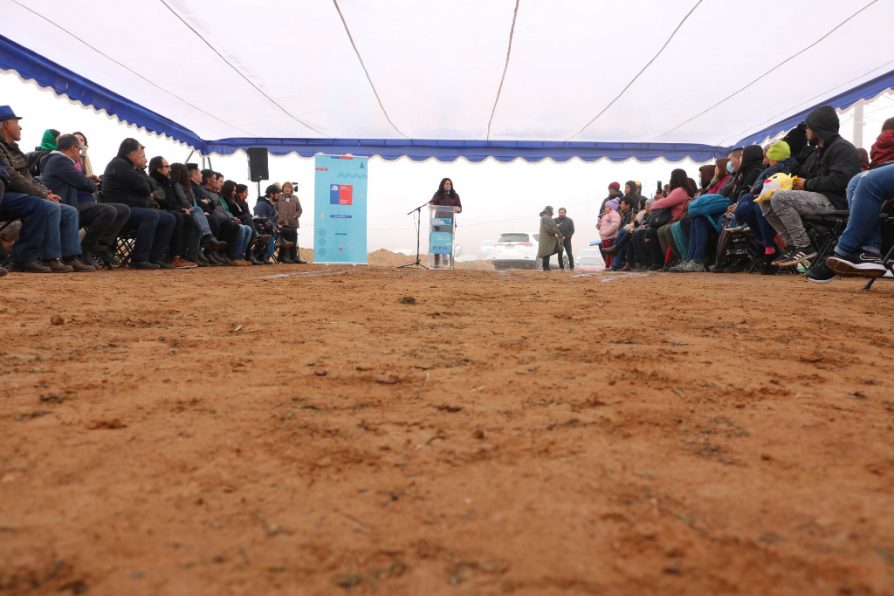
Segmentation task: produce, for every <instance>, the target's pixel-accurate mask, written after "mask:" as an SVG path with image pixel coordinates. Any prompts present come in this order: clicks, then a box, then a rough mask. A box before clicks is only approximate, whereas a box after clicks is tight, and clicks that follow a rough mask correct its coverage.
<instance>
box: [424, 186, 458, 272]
mask: <svg viewBox="0 0 894 596" xmlns="http://www.w3.org/2000/svg"><path fill="white" fill-rule="evenodd" d="M428 204H429V205H437V206H444V207H454V208H455V209H454V211H455V212H456V213H462V210H463V204H462V202H461V201H460V200H459V194H457V192H456V189H454V188H453V180H451V179H450V178H444V179H443V180H441V184H440V185H438V190H437V192H436V193H435V194H434V195H433V196H432V198H431V201H429V202H428ZM444 216H445V217H447V216H448V215H447V213H446V212H445V214H444ZM449 216H451V217H452V213H450V215H449ZM451 228H452V226H436V227H435V228H433V229H434V231H442V230H443V231H451ZM445 256H447V255H445ZM434 257H435V267H438V266H440V264H441V255H437V254H436V255H434ZM448 260H449V259H448Z"/></svg>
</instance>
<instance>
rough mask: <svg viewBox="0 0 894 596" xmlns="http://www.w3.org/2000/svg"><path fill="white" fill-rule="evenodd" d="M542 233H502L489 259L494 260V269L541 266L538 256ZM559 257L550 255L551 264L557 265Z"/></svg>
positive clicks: (534, 267)
mask: <svg viewBox="0 0 894 596" xmlns="http://www.w3.org/2000/svg"><path fill="white" fill-rule="evenodd" d="M539 240H540V234H529V233H527V232H506V233H504V234H500V239H499V240H497V244H496V245H495V246H494V247H493V248H492V249H491V252H490V254H489V255H488V257H487V260H489V261H491V262H493V264H494V269H536V268H538V267H540V260H539V259H538V258H537V244H538V241H539ZM558 262H559V261H558V257H557V256H556V255H553V256H552V257H550V264H551V265H557V264H558Z"/></svg>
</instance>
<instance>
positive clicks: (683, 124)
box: [651, 0, 878, 141]
mask: <svg viewBox="0 0 894 596" xmlns="http://www.w3.org/2000/svg"><path fill="white" fill-rule="evenodd" d="M876 2H878V0H870V2H869V3H868V4H866V5H865V6H864V7H863V8H861V9H860V10H858V11H857V12H855V13H853V14H852V15H851V16H849V17H848V18H846V19H844V20H843V21H841V22H840V23H838V24H837V25H835V26H834V27H832V29H830V30H829V31H827V32H826V33H825V34H823V35H822V36H821V37H820V38H818V39H817V40H816V41H814V42H813V43H811V44H810V45H808V46H807V47H805V48H803V49H801V50H799V51H798V52H796V53H794V54H792V55H791V56H789V57H788V58H786V59H785V60H783V61H782V62H780V63H779V64H777V65H776V66H774V67H772V68H771V69H770V70H768V71H766V72H765V73H763V74H762V75H760V76H759V77H757V78H756V79H754V80H752V81H751V82H749V83H747V84H746V85H745V86H743V87H742V88H741V89H739V90H737V91H734V92H732V93H731V94H729V95H727V96H726V97H724V98H723V99H721V100H720V101H718V102H717V103H715V104H714V105H712V106H710V107H708V108H706V109H704V110H702V111H701V112H699V113H698V114H696V115H695V116H693V117H692V118H689V119H688V120H686V121H684V122H681V123H680V124H678V125H677V126H675V127H673V128H671V129H670V130H666V131H664V132H663V133H661V134H660V135H657V136H655V137H652V139H651V140H652V141H654V140H656V139H659V138H661V137H663V136H664V135H667V134H670V133H672V132H674V131H676V130H678V129H680V128H682V127H683V126H686V125H687V124H689V123H690V122H692V121H693V120H696V119H697V118H701V117H702V116H704V115H705V114H707V113H708V112H710V111H711V110H713V109H714V108H716V107H718V106H720V105H722V104H724V103H726V102H727V101H729V100H730V99H732V98H733V97H735V96H737V95H739V94H740V93H742V92H743V91H745V90H746V89H748V88H749V87H751V86H752V85H754V84H755V83H757V82H758V81H760V80H761V79H763V78H764V77H766V76H767V75H769V74H770V73H772V72H773V71H775V70H778V69H779V68H781V67H783V66H784V65H785V64H787V63H788V62H791V61H792V60H794V59H795V58H797V57H798V56H800V55H801V54H803V53H804V52H806V51H808V50H810V49H811V48H813V47H814V46H816V45H818V44H820V43H821V42H822V41H824V40H825V39H826V38H827V37H829V36H830V35H832V34H833V33H835V32H836V31H837V30H838V29H840V28H841V27H843V26H844V25H845V24H847V23H849V22H850V21H851V20H853V19H854V18H856V16H857V15H858V14H860V13H861V12H863V11H864V10H866V9H867V8H869V7H870V6H872V5H873V4H875V3H876Z"/></svg>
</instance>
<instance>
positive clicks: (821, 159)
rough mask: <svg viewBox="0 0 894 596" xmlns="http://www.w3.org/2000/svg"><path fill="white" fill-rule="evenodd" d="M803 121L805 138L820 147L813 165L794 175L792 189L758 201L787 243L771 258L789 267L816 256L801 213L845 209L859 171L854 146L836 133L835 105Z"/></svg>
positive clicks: (826, 107) (769, 220)
mask: <svg viewBox="0 0 894 596" xmlns="http://www.w3.org/2000/svg"><path fill="white" fill-rule="evenodd" d="M806 122H807V141H808V143H810V144H812V145H815V146H816V147H817V148H818V149H819V151H818V153H817V161H816V168H815V169H813V170H812V171H811V173H810V177H808V178H806V179H805V178H796V179H795V180H794V182H793V183H792V190H780V191H778V192H777V193H775V194H774V195H773V197H772V198H771V199H770V200H769V201H768V202H765V203H763V204H762V205H761V209H762V210H763V214H764V217H765V218H766V219H767V221H768V222H770V225H772V226H773V228H774V229H775V230H776V231H777V232H779V234H780V236H782V239H783V240H784V241H785V244H786V246H787V248H786V250H785V252H784V253H783V255H782V256H781V257H779V259H777V260H776V261H774V262H773V264H775V265H776V266H777V267H790V266H792V265H797V264H798V263H801V262H803V261H806V260H809V259H812V258H813V257H815V256H816V253H817V251H816V248H815V247H814V246H813V243H812V242H811V241H810V237H809V236H808V235H807V231H806V230H805V229H804V223H803V222H802V221H801V216H802V215H810V214H813V213H820V212H822V211H832V210H835V209H841V210H845V209H847V198H846V194H845V191H846V189H847V184H848V182H849V181H850V179H851V178H853V177H854V176H856V175H857V174H858V173H859V172H860V156H859V155H858V154H857V148H856V147H854V146H853V145H852V144H851V143H850V142H848V141H846V140H845V139H843V138H842V137H841V136H840V135H839V134H838V126H839V122H838V114H837V113H836V112H835V108H833V107H831V106H821V107H819V108H816V109H815V110H813V111H812V112H810V114H809V115H808V116H807V121H806Z"/></svg>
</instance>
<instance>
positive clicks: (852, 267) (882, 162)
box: [807, 118, 894, 283]
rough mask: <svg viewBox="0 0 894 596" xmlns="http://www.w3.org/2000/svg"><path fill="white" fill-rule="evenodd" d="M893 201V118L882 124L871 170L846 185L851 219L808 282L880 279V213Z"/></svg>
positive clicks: (873, 150) (882, 269) (883, 267)
mask: <svg viewBox="0 0 894 596" xmlns="http://www.w3.org/2000/svg"><path fill="white" fill-rule="evenodd" d="M892 199H894V118H888V119H887V120H886V121H885V123H884V124H883V125H882V132H881V134H880V135H879V137H878V139H877V140H876V142H875V143H874V144H873V145H872V148H871V150H870V168H869V169H868V170H866V171H863V172H860V173H859V174H857V175H856V176H854V177H853V178H851V180H850V182H849V183H848V185H847V202H848V206H849V209H850V216H849V217H848V220H847V227H845V229H844V232H843V233H842V234H841V236H840V237H839V238H838V243H837V244H836V246H835V249H834V250H833V254H832V256H830V257H829V258H828V259H826V262H825V263H817V264H816V265H814V266H813V267H811V268H810V270H809V271H808V272H807V279H809V280H810V281H812V282H816V283H827V282H830V281H832V280H833V279H835V276H836V274H838V275H843V276H860V277H881V276H882V275H884V274H885V271H886V265H887V264H886V263H883V262H882V255H881V249H882V231H881V225H880V217H879V216H880V214H881V211H882V207H883V206H884V204H885V203H886V202H887V201H891V200H892Z"/></svg>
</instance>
